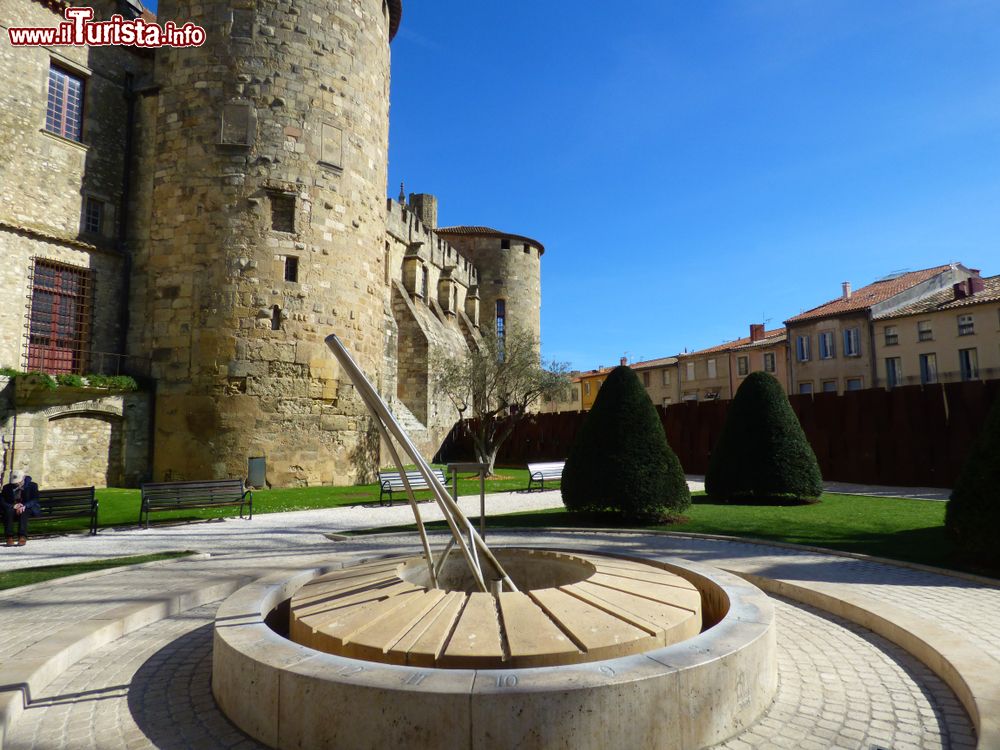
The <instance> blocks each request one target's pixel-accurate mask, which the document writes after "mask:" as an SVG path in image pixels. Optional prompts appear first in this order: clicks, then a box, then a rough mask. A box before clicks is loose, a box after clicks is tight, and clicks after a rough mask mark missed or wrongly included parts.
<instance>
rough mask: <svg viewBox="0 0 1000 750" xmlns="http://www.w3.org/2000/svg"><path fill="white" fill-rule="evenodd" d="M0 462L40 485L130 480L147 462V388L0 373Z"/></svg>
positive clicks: (142, 474)
mask: <svg viewBox="0 0 1000 750" xmlns="http://www.w3.org/2000/svg"><path fill="white" fill-rule="evenodd" d="M0 455H2V466H0V468H2V469H3V470H4V471H6V472H9V471H10V470H12V469H22V470H24V471H25V472H27V473H28V474H30V475H31V476H32V477H33V478H34V480H35V481H36V482H38V484H39V486H40V487H42V488H43V489H44V488H47V487H48V488H58V487H89V486H91V485H94V486H96V487H106V486H107V487H136V486H138V485H139V483H141V482H142V481H143V480H145V479H146V478H147V471H148V466H149V396H148V394H145V393H127V394H117V395H101V394H100V393H99V392H97V391H95V390H90V391H89V392H88V391H87V390H86V389H72V388H65V387H60V388H58V389H56V390H49V389H47V388H44V387H39V386H31V385H24V384H17V383H16V382H15V381H14V380H12V379H9V378H4V377H0Z"/></svg>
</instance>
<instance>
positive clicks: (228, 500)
mask: <svg viewBox="0 0 1000 750" xmlns="http://www.w3.org/2000/svg"><path fill="white" fill-rule="evenodd" d="M236 505H238V506H239V507H240V518H243V506H244V505H246V506H247V507H248V509H249V516H248V518H249V519H252V518H253V493H252V492H251V491H250V490H249V489H247V488H246V487H245V486H244V484H243V480H242V479H217V480H195V481H182V482H147V483H145V484H143V485H142V505H141V507H140V509H139V524H140V525H142V522H143V521H142V519H143V516H144V515H145V518H146V528H147V529H148V528H149V514H150V512H151V511H159V510H182V509H186V508H219V507H225V506H236Z"/></svg>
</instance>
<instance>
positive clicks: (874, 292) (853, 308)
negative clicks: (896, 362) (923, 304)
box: [785, 265, 951, 323]
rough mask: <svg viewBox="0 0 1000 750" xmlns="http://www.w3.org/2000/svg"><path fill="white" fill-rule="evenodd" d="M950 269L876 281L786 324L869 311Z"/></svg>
mask: <svg viewBox="0 0 1000 750" xmlns="http://www.w3.org/2000/svg"><path fill="white" fill-rule="evenodd" d="M949 268H951V265H943V266H935V267H934V268H925V269H923V270H920V271H910V272H908V273H904V274H900V275H899V276H894V277H893V278H889V279H883V280H882V281H875V282H873V283H871V284H869V285H868V286H863V287H861V288H860V289H858V290H857V291H856V292H854V293H853V294H851V296H850V297H848V298H847V299H844V298H843V297H838V298H837V299H834V300H830V301H829V302H826V303H824V304H822V305H820V306H819V307H814V308H813V309H811V310H806V311H805V312H803V313H799V314H798V315H796V316H795V317H792V318H789V319H788V320H786V321H785V323H799V322H801V321H804V320H812V319H813V318H829V317H833V316H834V315H843V314H844V313H850V312H859V311H861V310H867V309H868V308H869V307H871V306H872V305H877V304H878V303H879V302H884V301H885V300H887V299H889V298H890V297H894V296H895V295H897V294H899V293H900V292H904V291H906V290H907V289H909V288H910V287H912V286H916V285H917V284H919V283H921V282H923V281H927V280H928V279H931V278H933V277H935V276H937V275H938V274H939V273H942V272H944V271H947V270H948V269H949Z"/></svg>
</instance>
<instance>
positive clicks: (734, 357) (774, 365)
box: [729, 323, 788, 395]
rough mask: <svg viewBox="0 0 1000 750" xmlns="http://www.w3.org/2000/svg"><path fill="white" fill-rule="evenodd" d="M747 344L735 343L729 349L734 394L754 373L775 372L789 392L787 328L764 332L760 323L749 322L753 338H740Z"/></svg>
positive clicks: (774, 374)
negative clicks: (748, 376)
mask: <svg viewBox="0 0 1000 750" xmlns="http://www.w3.org/2000/svg"><path fill="white" fill-rule="evenodd" d="M740 341H746V343H745V344H735V345H734V346H733V347H732V348H731V349H730V350H729V372H730V373H731V374H732V387H731V391H732V393H733V395H735V394H736V391H738V390H739V388H740V385H741V384H742V383H743V381H744V380H745V379H746V376H747V375H749V374H750V373H751V372H758V371H761V370H763V371H764V372H767V373H770V374H771V375H773V376H774V377H775V378H776V379H777V381H778V382H779V383H781V387H782V388H783V389H784V390H785V392H786V393H787V392H788V334H787V333H786V331H785V329H784V328H778V329H776V330H774V331H765V330H764V326H763V324H761V323H752V324H751V325H750V337H749V340H747V339H740Z"/></svg>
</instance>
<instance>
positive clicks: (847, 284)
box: [840, 281, 851, 299]
mask: <svg viewBox="0 0 1000 750" xmlns="http://www.w3.org/2000/svg"><path fill="white" fill-rule="evenodd" d="M840 288H841V289H842V290H843V293H844V297H843V298H844V299H850V298H851V282H850V281H845V282H844V283H843V284H841V285H840Z"/></svg>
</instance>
